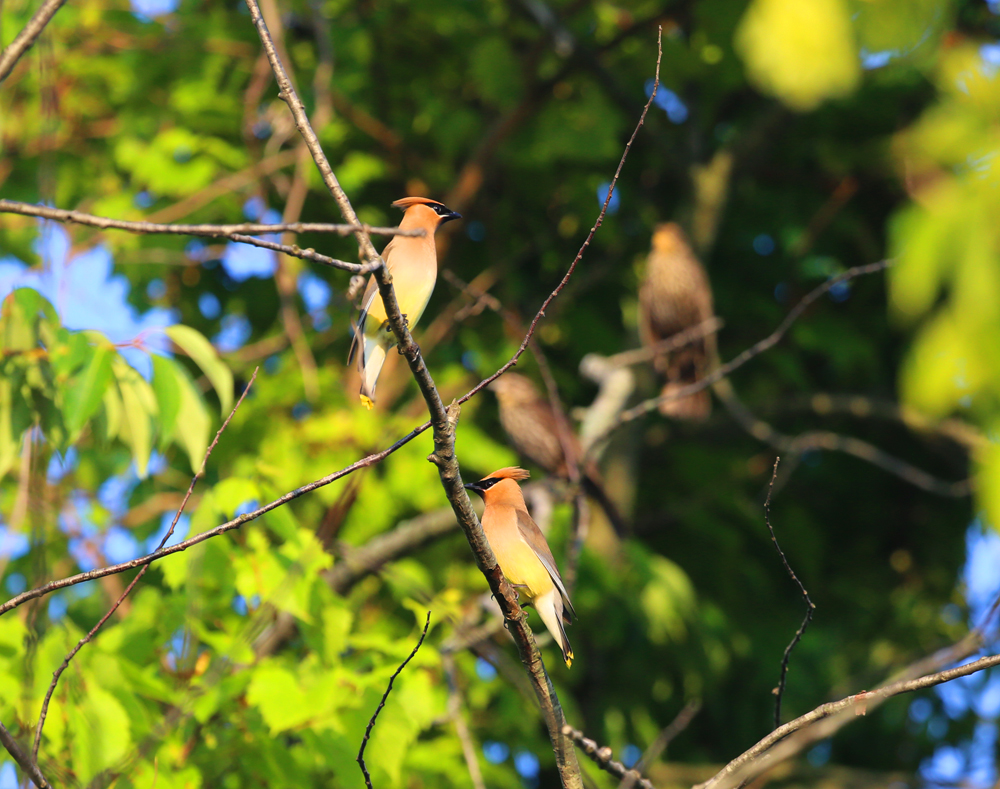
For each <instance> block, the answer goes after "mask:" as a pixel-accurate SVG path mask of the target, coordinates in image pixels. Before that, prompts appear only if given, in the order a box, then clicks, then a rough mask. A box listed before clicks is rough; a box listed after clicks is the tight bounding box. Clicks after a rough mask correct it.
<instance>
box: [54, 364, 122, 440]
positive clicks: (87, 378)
mask: <svg viewBox="0 0 1000 789" xmlns="http://www.w3.org/2000/svg"><path fill="white" fill-rule="evenodd" d="M115 356H116V353H115V351H114V349H113V348H111V347H110V346H108V345H99V346H97V347H96V348H94V349H93V355H92V356H91V357H90V361H89V362H88V364H87V365H86V367H85V368H84V370H83V372H82V373H81V374H80V375H79V376H78V377H77V379H76V380H75V381H74V383H73V385H72V386H70V387H69V388H68V389H67V390H66V402H65V405H64V407H63V412H64V414H65V417H66V427H67V428H68V430H69V433H70V436H71V437H76V436H78V435H79V433H80V431H81V430H83V426H84V425H85V424H87V422H88V421H89V420H90V418H91V417H92V416H93V415H94V413H95V412H96V411H97V409H98V408H99V407H100V405H101V401H102V400H103V399H104V393H105V391H106V390H107V388H108V385H109V384H110V383H111V380H112V369H111V365H112V362H113V360H114V357H115Z"/></svg>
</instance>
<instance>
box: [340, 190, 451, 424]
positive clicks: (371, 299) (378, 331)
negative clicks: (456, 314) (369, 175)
mask: <svg viewBox="0 0 1000 789" xmlns="http://www.w3.org/2000/svg"><path fill="white" fill-rule="evenodd" d="M393 205H394V206H396V207H397V208H402V209H403V211H404V212H405V213H404V214H403V221H402V222H400V223H399V227H400V229H401V230H417V229H423V230H424V231H426V232H425V234H424V235H423V236H422V237H421V236H393V238H392V240H391V241H390V242H389V243H388V244H387V245H386V247H385V249H384V250H383V251H382V259H383V260H384V261H385V265H386V268H387V269H388V270H389V272H390V273H391V274H392V286H393V288H394V290H395V292H396V301H397V302H399V311H400V312H401V313H403V315H404V316H405V317H406V319H407V323H408V324H409V327H410V328H411V329H412V328H413V327H414V326H416V325H417V321H419V320H420V316H421V315H422V314H423V312H424V307H426V306H427V302H428V301H429V300H430V298H431V293H433V292H434V283H435V282H436V281H437V249H436V248H435V246H434V232H435V231H436V230H437V229H438V228H439V227H440V226H441V225H443V224H444V223H445V222H450V221H451V220H452V219H461V218H462V215H461V214H457V213H455V212H454V211H452V210H450V209H449V208H447V207H446V206H444V205H443V204H442V203H439V202H437V201H436V200H429V199H428V198H426V197H404V198H403V199H402V200H397V201H396V202H395V203H393ZM395 344H396V337H395V335H393V333H392V329H391V328H390V327H389V321H388V318H387V316H386V313H385V306H384V305H383V304H382V297H381V296H380V295H379V292H378V285H377V284H376V283H375V277H374V276H372V277H371V278H370V279H369V280H368V287H367V288H366V289H365V295H364V298H363V299H362V300H361V316H360V317H359V318H358V325H357V328H356V329H355V332H354V341H353V342H352V343H351V352H350V354H349V355H348V357H347V363H348V364H350V363H351V361H352V360H353V359H354V355H355V353H357V355H358V371H359V372H360V373H361V402H362V403H363V404H364V406H365V408H367V409H369V410H371V408H372V406H373V405H375V384H376V383H377V382H378V376H379V373H380V372H382V364H383V363H384V362H385V355H386V353H387V352H388V350H389V348H392V347H393V346H394V345H395ZM359 346H360V349H361V352H360V353H358V348H359Z"/></svg>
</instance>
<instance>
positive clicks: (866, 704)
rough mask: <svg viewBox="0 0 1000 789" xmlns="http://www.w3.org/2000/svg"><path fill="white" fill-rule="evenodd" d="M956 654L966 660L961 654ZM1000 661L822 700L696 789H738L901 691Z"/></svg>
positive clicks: (972, 642)
mask: <svg viewBox="0 0 1000 789" xmlns="http://www.w3.org/2000/svg"><path fill="white" fill-rule="evenodd" d="M972 635H973V636H977V635H978V634H976V633H973V634H972ZM981 644H982V638H981V636H979V637H978V638H967V639H963V641H961V642H959V644H957V645H956V647H961V648H962V649H961V650H960V651H966V650H970V649H971V650H972V652H975V651H977V650H978V648H979V646H981ZM953 652H954V650H953V649H951V650H945V651H944V652H943V653H942V654H941V656H934V658H932V660H939V659H941V658H942V657H945V656H947V657H951V656H952V653H953ZM953 659H954V658H953ZM958 659H962V657H959V658H958ZM947 662H952V660H947ZM926 663H927V660H926V659H925V660H922V661H920V662H919V663H918V664H916V665H918V666H923V665H926ZM998 665H1000V655H991V656H989V657H984V658H981V659H979V660H976V661H974V662H972V663H967V664H965V665H964V666H958V667H956V668H951V669H947V670H945V671H938V672H936V673H933V674H929V675H926V676H923V677H918V678H916V679H904V680H900V681H898V682H894V683H890V684H887V685H884V686H882V687H881V688H878V689H876V690H872V691H862V692H861V693H858V694H856V695H854V696H848V697H847V698H845V699H841V700H840V701H833V702H830V703H828V704H823V705H821V706H819V707H817V708H816V709H814V710H813V711H812V712H807V713H806V714H805V715H802V716H800V717H798V718H796V719H795V720H793V721H789V722H788V723H786V724H785V725H784V726H779V727H778V728H777V729H775V730H774V731H773V732H771V733H770V734H769V735H768V736H767V737H765V738H764V739H762V740H761V741H760V742H758V743H757V744H756V745H754V746H753V747H752V748H751V749H750V750H748V751H746V752H745V753H743V754H742V755H740V756H738V757H737V758H735V759H733V761H731V762H730V763H729V764H727V765H726V766H725V767H724V768H723V769H722V770H721V771H720V772H719V773H718V774H716V775H715V776H714V777H713V778H711V779H709V780H708V781H706V782H705V783H703V784H699V785H698V786H697V787H695V789H735V787H738V786H743V785H744V784H745V783H746V782H748V781H750V780H753V778H755V777H756V776H758V775H760V774H761V773H763V772H764V771H766V770H768V769H770V768H771V767H773V766H774V765H776V764H778V763H779V762H782V761H784V760H785V759H788V758H791V757H792V756H794V755H795V754H797V753H800V752H801V751H803V750H804V749H805V748H807V747H808V746H809V745H811V744H812V743H814V742H817V741H818V740H823V739H826V738H827V737H830V736H831V735H833V734H834V733H835V732H836V731H838V730H839V729H841V728H842V727H844V726H845V725H847V724H848V723H850V722H851V721H853V720H855V719H856V718H857V717H859V716H862V715H865V714H867V712H869V711H870V710H872V709H874V708H875V707H877V706H878V705H879V704H881V703H882V702H883V701H885V700H886V699H889V698H892V697H893V696H898V695H900V694H901V693H910V692H912V691H915V690H923V689H924V688H930V687H933V686H935V685H940V684H942V683H944V682H949V681H951V680H953V679H958V678H959V677H967V676H969V675H970V674H975V673H976V672H978V671H983V670H984V669H987V668H992V667H993V666H998Z"/></svg>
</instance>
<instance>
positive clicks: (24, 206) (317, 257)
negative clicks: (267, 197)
mask: <svg viewBox="0 0 1000 789" xmlns="http://www.w3.org/2000/svg"><path fill="white" fill-rule="evenodd" d="M0 213H7V214H21V215H23V216H37V217H42V218H44V219H52V220H54V221H56V222H71V223H73V224H77V225H86V226H87V227H96V228H99V229H101V230H125V231H127V232H129V233H142V234H154V233H158V234H166V235H174V236H204V237H208V238H227V239H229V240H231V241H237V242H239V243H241V244H250V245H251V246H255V247H261V248H263V249H270V250H272V251H274V252H281V253H283V254H285V255H290V256H292V257H297V258H301V259H302V260H310V261H312V262H314V263H321V264H323V265H324V266H330V267H332V268H339V269H343V270H344V271H350V272H352V273H355V274H367V273H369V272H371V271H373V270H374V268H375V267H376V266H375V265H373V264H367V265H359V264H358V263H348V262H346V261H344V260H337V259H336V258H331V257H327V256H326V255H321V254H319V253H318V252H315V251H314V250H312V249H301V248H300V247H298V246H296V245H295V244H277V243H275V242H273V241H266V240H265V239H262V238H255V237H254V236H252V235H249V234H250V233H286V232H291V233H334V234H336V235H338V236H349V235H351V234H353V233H357V232H358V231H364V232H365V233H372V234H376V235H384V236H422V235H424V231H423V230H400V229H399V228H395V227H371V226H369V225H365V224H361V223H356V224H347V225H333V224H328V223H323V222H282V223H279V224H274V225H261V224H255V223H252V222H244V223H242V224H238V225H175V224H166V225H165V224H158V223H156V222H132V221H127V220H124V219H109V218H108V217H103V216H94V215H92V214H84V213H82V212H80V211H66V210H64V209H61V208H49V207H48V206H41V205H31V204H30V203H19V202H17V201H15V200H0Z"/></svg>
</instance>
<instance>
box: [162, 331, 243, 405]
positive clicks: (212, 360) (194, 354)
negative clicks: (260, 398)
mask: <svg viewBox="0 0 1000 789" xmlns="http://www.w3.org/2000/svg"><path fill="white" fill-rule="evenodd" d="M164 332H165V333H166V335H167V336H168V337H169V338H170V339H171V340H173V341H174V342H175V343H176V344H177V346H178V347H179V348H180V349H181V350H182V351H184V353H186V354H187V355H188V356H190V357H191V358H192V359H193V360H194V362H195V364H197V365H198V367H200V368H201V371H202V372H203V373H204V374H205V377H206V378H208V380H209V381H211V382H212V386H213V387H214V388H215V391H216V393H217V394H218V395H219V402H220V403H221V404H222V414H223V416H227V415H228V414H229V412H230V410H231V409H232V407H233V374H232V372H231V371H230V369H229V368H228V367H227V366H226V363H225V362H223V361H222V359H220V358H219V354H218V353H217V352H216V350H215V348H213V347H212V343H210V342H209V341H208V340H207V339H205V336H204V335H203V334H200V333H199V332H197V331H195V330H194V329H192V328H191V327H190V326H184V325H182V324H175V325H174V326H168V327H167V328H166V329H164Z"/></svg>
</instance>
